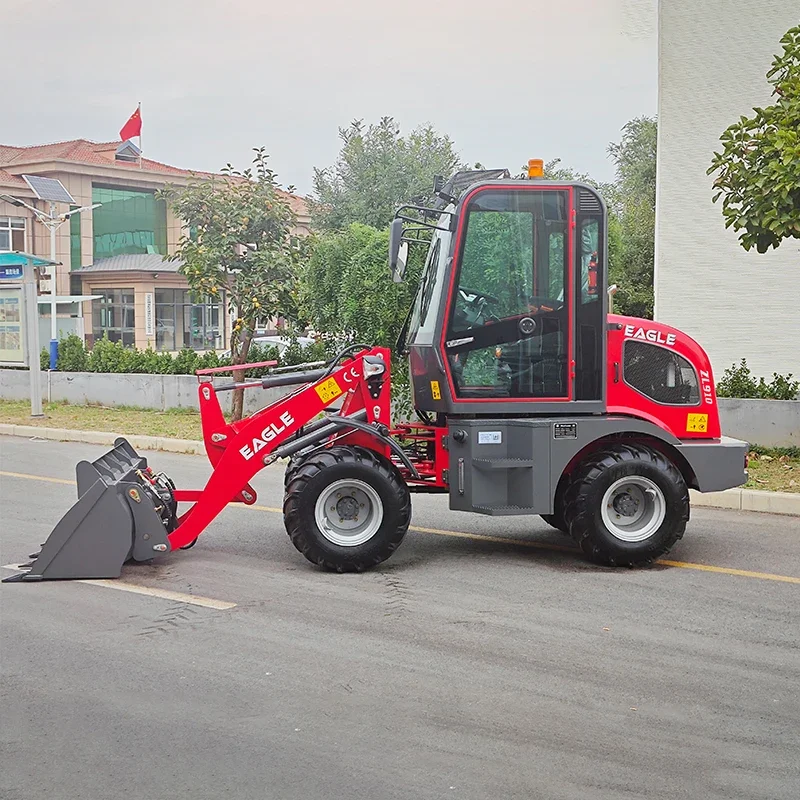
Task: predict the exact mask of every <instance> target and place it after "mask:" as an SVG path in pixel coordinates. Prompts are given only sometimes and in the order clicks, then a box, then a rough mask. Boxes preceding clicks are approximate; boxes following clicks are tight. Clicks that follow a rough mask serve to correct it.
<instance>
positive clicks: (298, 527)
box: [283, 447, 411, 573]
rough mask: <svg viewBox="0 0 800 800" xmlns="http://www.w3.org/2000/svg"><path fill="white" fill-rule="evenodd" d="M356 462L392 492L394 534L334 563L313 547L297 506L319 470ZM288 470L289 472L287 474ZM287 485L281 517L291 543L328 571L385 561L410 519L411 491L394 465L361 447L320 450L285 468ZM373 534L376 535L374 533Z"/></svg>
mask: <svg viewBox="0 0 800 800" xmlns="http://www.w3.org/2000/svg"><path fill="white" fill-rule="evenodd" d="M346 463H357V464H359V465H360V466H364V467H366V468H368V469H369V470H372V471H374V472H375V473H377V474H379V475H380V476H381V478H382V479H383V480H384V481H385V482H386V484H387V486H389V487H391V490H392V491H393V492H395V493H396V500H397V503H398V505H399V507H400V514H399V519H398V524H397V526H396V535H395V537H393V539H392V540H391V541H387V542H384V543H382V545H381V546H380V547H379V548H378V549H376V550H374V551H373V552H372V553H371V555H370V556H369V557H366V558H364V557H362V558H360V559H359V560H355V559H351V560H350V561H348V562H347V563H342V562H335V561H333V560H332V559H330V558H329V557H327V556H326V555H325V554H324V553H323V552H322V551H321V550H320V548H319V547H318V546H317V543H316V542H315V540H314V537H313V535H309V532H308V530H307V529H306V527H305V526H304V525H303V521H302V518H301V513H300V507H301V503H302V502H303V499H302V496H303V492H304V490H305V489H306V487H307V486H308V483H309V482H310V481H311V480H312V479H313V478H315V477H316V476H317V475H319V473H320V472H322V471H323V470H326V469H329V468H331V467H335V466H337V465H340V464H346ZM290 471H291V474H290ZM286 472H287V486H286V494H285V496H284V501H283V519H284V524H285V526H286V532H287V533H288V534H289V538H290V539H291V540H292V544H293V545H294V546H295V547H296V548H297V550H298V551H299V552H301V553H302V554H303V555H304V556H305V557H306V558H307V559H308V560H309V561H310V562H311V563H312V564H317V565H318V566H320V567H323V568H324V569H327V570H330V571H332V572H340V573H342V572H362V571H363V570H365V569H370V568H372V567H374V566H377V565H378V564H380V563H381V562H382V561H385V560H386V559H387V558H389V556H391V554H392V553H393V552H394V551H395V550H396V549H397V548H398V547H399V546H400V542H401V541H402V539H403V536H405V533H406V531H407V530H408V525H409V523H410V522H411V494H410V493H409V491H408V487H407V486H406V483H405V481H404V480H403V479H402V477H401V476H400V473H399V472H398V471H397V468H396V467H395V466H394V465H393V464H392V463H391V462H389V461H388V460H387V459H385V458H381V457H380V456H379V455H378V454H377V453H374V452H373V451H372V450H369V449H367V448H364V447H332V448H329V449H327V450H320V451H318V452H316V453H312V454H311V455H309V456H308V457H306V458H304V459H302V460H300V461H299V462H298V463H296V464H294V466H293V463H292V462H290V463H289V466H288V467H287V470H286ZM376 536H377V534H376Z"/></svg>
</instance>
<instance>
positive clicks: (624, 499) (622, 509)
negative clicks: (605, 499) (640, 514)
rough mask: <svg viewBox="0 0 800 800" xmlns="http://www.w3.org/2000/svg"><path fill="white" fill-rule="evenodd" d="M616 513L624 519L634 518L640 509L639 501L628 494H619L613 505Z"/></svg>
mask: <svg viewBox="0 0 800 800" xmlns="http://www.w3.org/2000/svg"><path fill="white" fill-rule="evenodd" d="M612 506H613V507H614V511H616V512H617V514H620V515H621V516H623V517H632V516H633V515H634V514H635V513H636V510H637V509H638V508H639V501H638V500H637V499H635V498H634V497H632V496H631V495H630V494H629V493H628V492H623V493H622V494H618V495H617V496H616V497H615V498H614V501H613V503H612Z"/></svg>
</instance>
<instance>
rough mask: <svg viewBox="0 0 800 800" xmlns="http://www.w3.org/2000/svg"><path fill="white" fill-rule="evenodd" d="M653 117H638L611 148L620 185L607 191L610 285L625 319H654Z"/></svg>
mask: <svg viewBox="0 0 800 800" xmlns="http://www.w3.org/2000/svg"><path fill="white" fill-rule="evenodd" d="M657 131H658V127H657V124H656V121H655V119H653V118H652V117H637V118H636V119H633V120H631V121H630V122H628V123H627V124H626V125H625V126H624V127H623V128H622V139H621V140H620V141H619V142H618V143H615V144H611V145H609V148H608V152H609V155H610V156H611V158H612V159H613V160H614V163H615V165H616V173H617V174H616V181H615V183H614V184H612V185H611V186H609V187H607V192H606V200H607V201H608V204H609V211H610V213H609V222H608V227H609V252H610V255H609V262H610V263H609V281H610V282H611V283H616V284H617V285H618V287H619V289H618V291H617V294H616V296H615V298H614V304H615V306H616V308H617V309H618V310H619V311H620V312H621V313H623V314H628V315H631V316H636V317H645V318H647V319H651V318H652V316H653V262H654V255H655V224H656V134H657Z"/></svg>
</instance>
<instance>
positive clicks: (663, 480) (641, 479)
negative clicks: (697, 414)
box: [564, 444, 689, 567]
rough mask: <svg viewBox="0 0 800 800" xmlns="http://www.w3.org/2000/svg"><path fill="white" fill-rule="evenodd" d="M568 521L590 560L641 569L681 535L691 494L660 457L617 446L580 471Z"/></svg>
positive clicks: (568, 501)
mask: <svg viewBox="0 0 800 800" xmlns="http://www.w3.org/2000/svg"><path fill="white" fill-rule="evenodd" d="M564 519H565V521H566V524H567V526H568V529H569V532H570V535H571V536H572V538H573V539H574V540H575V542H576V543H577V544H578V546H579V547H580V548H581V550H582V551H583V552H584V553H585V554H586V555H587V556H588V557H589V558H590V559H591V560H592V561H595V562H597V563H599V564H605V565H607V566H612V567H613V566H631V567H633V566H643V565H646V564H650V563H651V562H652V561H654V560H655V559H656V558H658V557H659V556H661V555H663V554H664V553H666V552H667V551H668V550H669V549H670V548H671V547H672V546H673V545H674V544H675V542H677V541H678V540H679V539H680V538H681V537H682V536H683V533H684V531H685V530H686V522H687V521H688V519H689V490H688V489H687V487H686V482H685V481H684V479H683V476H682V475H681V473H680V471H679V470H678V469H677V467H676V466H675V465H674V464H673V463H672V462H671V461H670V460H669V459H668V458H667V457H666V456H664V455H663V454H662V453H660V452H658V451H657V450H654V449H652V448H650V447H646V446H645V445H638V444H637V445H615V446H612V447H608V448H604V449H603V450H600V451H598V452H596V453H592V454H591V455H590V456H589V457H588V460H587V461H586V462H584V464H583V465H582V466H580V467H579V468H578V469H577V470H576V472H575V477H574V479H573V480H572V481H571V482H570V485H569V487H568V489H567V492H566V495H565V507H564Z"/></svg>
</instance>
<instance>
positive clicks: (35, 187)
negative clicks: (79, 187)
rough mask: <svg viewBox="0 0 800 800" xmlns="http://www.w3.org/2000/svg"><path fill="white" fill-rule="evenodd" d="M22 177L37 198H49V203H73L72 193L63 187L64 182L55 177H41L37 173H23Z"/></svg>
mask: <svg viewBox="0 0 800 800" xmlns="http://www.w3.org/2000/svg"><path fill="white" fill-rule="evenodd" d="M22 178H23V180H24V181H25V183H27V184H28V186H30V188H31V191H32V192H33V193H34V194H35V195H36V197H38V198H39V200H49V201H50V202H51V203H70V204H74V203H75V200H74V199H73V197H72V195H71V194H70V193H69V192H68V191H67V190H66V189H65V188H64V184H63V183H61V181H57V180H56V179H55V178H42V177H41V176H39V175H23V176H22Z"/></svg>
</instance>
